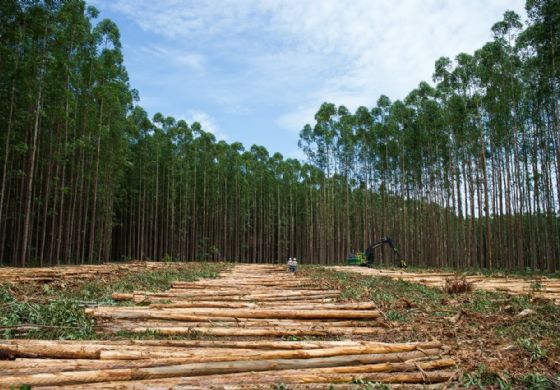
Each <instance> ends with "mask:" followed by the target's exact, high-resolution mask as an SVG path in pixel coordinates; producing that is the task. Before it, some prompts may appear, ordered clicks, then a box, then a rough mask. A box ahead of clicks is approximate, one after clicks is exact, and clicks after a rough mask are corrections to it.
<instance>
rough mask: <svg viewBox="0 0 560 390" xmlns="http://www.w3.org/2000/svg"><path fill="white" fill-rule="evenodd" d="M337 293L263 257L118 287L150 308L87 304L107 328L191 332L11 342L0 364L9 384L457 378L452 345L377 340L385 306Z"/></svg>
mask: <svg viewBox="0 0 560 390" xmlns="http://www.w3.org/2000/svg"><path fill="white" fill-rule="evenodd" d="M338 294H339V292H338V291H333V290H321V289H319V288H317V287H313V285H312V284H311V282H310V280H307V279H303V278H300V277H298V276H294V275H292V274H289V273H287V272H286V270H285V269H284V268H283V267H277V266H263V265H239V266H236V267H235V268H233V270H231V271H230V272H228V273H227V274H224V275H223V277H222V278H220V279H212V280H202V281H198V282H192V283H190V282H189V283H187V282H176V283H175V284H174V285H173V287H172V288H171V289H170V290H168V291H166V292H165V293H149V292H135V293H133V294H128V295H127V294H116V295H115V296H114V298H115V299H119V300H132V301H134V302H137V303H138V302H141V303H142V304H144V306H129V307H127V306H112V307H98V308H95V309H88V312H89V314H90V315H92V316H94V317H95V318H96V319H97V321H98V327H99V330H100V331H101V332H106V333H109V334H112V333H115V332H116V331H119V330H121V331H127V332H135V333H141V332H145V331H154V332H157V333H159V334H163V335H174V336H177V337H178V335H182V337H183V338H184V337H188V338H191V339H166V340H136V341H134V340H126V341H125V340H123V341H82V342H72V341H32V340H11V341H3V342H2V341H0V359H6V358H9V359H15V360H11V361H0V388H4V387H6V386H9V385H12V384H13V385H20V384H23V383H27V384H30V385H31V386H32V388H33V389H34V390H35V389H49V388H54V387H56V386H68V388H72V389H137V390H138V389H170V388H173V389H198V388H209V387H211V388H228V389H234V388H254V387H246V386H249V385H251V386H253V385H256V386H263V387H264V388H274V387H278V385H279V384H285V385H286V386H288V385H289V386H290V388H293V386H297V387H299V386H309V387H313V386H319V387H316V388H321V387H323V388H326V387H328V384H331V383H332V384H341V383H355V382H357V381H358V382H360V381H366V382H367V381H371V382H386V383H400V384H404V383H406V384H414V383H420V384H430V383H441V382H447V381H451V380H453V379H454V378H455V376H456V370H455V362H454V361H453V359H451V358H450V357H449V355H448V353H449V351H448V348H447V347H445V346H443V345H441V343H439V342H438V341H428V342H414V343H398V344H392V343H380V342H375V341H373V340H375V335H376V334H379V333H381V332H387V331H390V328H389V327H388V324H387V322H386V321H385V320H384V316H383V314H382V313H381V312H380V311H379V310H377V309H376V307H375V305H374V304H373V302H354V303H339V302H337V301H336V298H337V296H338ZM280 336H284V337H281V338H280ZM295 336H297V337H295ZM307 336H322V340H309V337H307ZM341 338H343V340H341ZM286 339H287V340H286ZM294 339H299V341H290V340H294ZM302 339H303V340H304V341H302ZM334 339H336V340H334ZM257 388H262V387H257Z"/></svg>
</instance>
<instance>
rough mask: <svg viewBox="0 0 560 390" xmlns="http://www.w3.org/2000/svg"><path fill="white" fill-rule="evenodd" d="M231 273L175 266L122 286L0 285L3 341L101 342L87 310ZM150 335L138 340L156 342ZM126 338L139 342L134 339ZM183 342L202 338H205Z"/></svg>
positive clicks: (135, 276)
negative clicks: (117, 296) (122, 295)
mask: <svg viewBox="0 0 560 390" xmlns="http://www.w3.org/2000/svg"><path fill="white" fill-rule="evenodd" d="M226 267H228V266H227V265H226V264H224V263H187V264H174V265H173V266H170V268H169V269H162V270H158V271H142V272H133V273H129V274H126V275H124V276H123V277H122V278H118V279H117V280H114V279H110V280H89V281H84V282H77V283H76V284H75V285H73V286H71V287H65V286H58V285H49V284H45V285H43V286H41V287H37V286H32V285H29V286H21V285H11V284H0V309H1V310H0V335H1V336H2V337H3V338H14V337H19V336H25V337H28V338H36V339H69V340H75V339H95V338H97V337H98V336H97V335H96V333H95V330H94V325H95V322H94V320H92V319H91V318H89V317H87V316H86V315H85V313H84V306H85V305H95V304H104V305H110V304H117V303H116V302H114V301H113V300H112V299H111V294H113V293H114V292H132V291H134V290H143V291H164V290H167V289H169V288H170V287H171V283H172V282H173V281H194V280H198V279H201V278H215V277H217V276H218V273H219V272H220V271H222V270H224V269H225V268H226ZM18 297H21V298H18ZM119 304H125V305H130V304H131V303H130V302H123V303H119ZM149 333H150V332H147V334H146V335H139V336H135V337H137V338H142V337H145V338H150V336H154V337H155V336H156V335H151V334H149ZM118 336H120V337H124V336H125V335H118ZM126 336H127V337H128V338H133V337H132V335H131V334H127V335H126ZM183 338H200V335H195V334H191V335H187V336H185V337H183Z"/></svg>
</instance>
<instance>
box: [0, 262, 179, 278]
mask: <svg viewBox="0 0 560 390" xmlns="http://www.w3.org/2000/svg"><path fill="white" fill-rule="evenodd" d="M182 264H184V263H165V262H149V261H132V262H129V263H107V264H97V265H63V266H57V267H44V268H16V267H0V283H4V282H9V283H16V282H38V283H51V282H54V281H64V280H77V279H96V278H100V277H104V276H116V275H120V274H123V273H129V272H140V271H157V270H160V269H165V268H171V267H176V266H178V265H179V266H180V265H182Z"/></svg>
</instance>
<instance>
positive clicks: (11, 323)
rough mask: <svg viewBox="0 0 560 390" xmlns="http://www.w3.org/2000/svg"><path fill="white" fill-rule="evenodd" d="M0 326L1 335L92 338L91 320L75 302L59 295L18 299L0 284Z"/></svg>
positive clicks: (93, 335)
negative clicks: (37, 299) (35, 300)
mask: <svg viewBox="0 0 560 390" xmlns="http://www.w3.org/2000/svg"><path fill="white" fill-rule="evenodd" d="M0 305H1V306H2V309H3V310H2V311H1V312H0V329H1V335H2V337H3V338H14V337H17V336H19V335H25V336H26V337H29V338H35V339H67V340H80V339H92V338H96V337H95V331H94V321H93V319H91V318H88V317H87V316H86V315H85V313H84V310H83V308H82V307H80V306H79V305H78V304H76V302H74V301H72V300H70V299H65V298H60V299H54V300H51V301H48V302H47V303H44V304H41V303H32V302H19V301H18V300H17V299H16V298H14V297H13V296H12V294H11V293H10V291H9V290H8V288H7V287H6V286H5V285H0Z"/></svg>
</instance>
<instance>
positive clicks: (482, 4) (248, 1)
mask: <svg viewBox="0 0 560 390" xmlns="http://www.w3.org/2000/svg"><path fill="white" fill-rule="evenodd" d="M95 1H96V2H97V3H98V4H102V5H103V7H108V8H111V9H112V10H113V11H116V12H119V13H122V14H124V15H125V16H127V17H128V18H130V19H131V20H133V21H134V22H135V23H137V24H138V25H139V26H140V27H141V28H142V29H143V30H145V31H149V32H152V33H156V34H158V35H160V36H162V37H165V38H166V39H168V40H169V42H175V43H176V44H177V49H176V50H177V52H176V53H175V54H177V53H179V54H178V55H175V56H173V55H171V56H170V57H171V58H175V60H176V61H178V62H183V63H184V64H185V65H188V66H190V67H192V68H194V69H202V68H206V66H207V65H208V62H209V61H210V60H209V59H208V58H210V57H212V61H221V63H220V64H218V65H219V66H217V67H220V66H221V67H222V68H227V69H226V70H224V71H223V74H220V75H218V76H219V77H222V79H223V80H226V79H227V81H223V80H222V82H221V84H220V83H218V84H216V85H213V86H212V88H214V87H216V86H217V87H219V88H222V89H217V90H215V91H212V93H213V95H215V96H216V100H218V99H220V96H222V97H224V96H228V99H230V100H231V101H232V105H233V104H234V105H235V106H238V107H251V114H255V115H257V114H258V110H259V107H257V105H266V104H267V103H268V104H270V105H272V106H274V105H279V106H281V107H282V108H281V109H282V110H283V111H282V112H278V110H277V111H276V113H275V114H276V115H277V118H275V119H273V118H271V119H273V120H275V123H276V124H277V125H279V126H281V127H284V128H287V129H292V130H296V131H299V130H300V129H301V128H302V127H303V125H304V124H305V123H307V122H312V121H313V114H314V113H315V112H316V111H317V109H318V108H319V106H320V104H321V103H322V102H323V101H332V102H334V103H336V104H344V105H346V106H347V107H348V108H349V109H351V110H353V109H356V108H357V107H358V106H359V105H366V106H372V105H374V104H375V101H376V100H377V98H378V97H379V95H381V94H386V95H388V96H390V97H391V98H393V99H395V98H404V97H405V95H406V94H407V93H408V92H409V91H410V90H411V89H412V88H414V87H416V86H417V85H418V83H419V82H420V81H422V80H428V81H429V80H431V76H432V72H433V65H434V62H435V60H436V59H437V58H439V57H440V56H449V57H454V56H455V55H457V54H458V53H459V52H462V51H466V52H472V51H474V50H476V49H477V48H479V47H481V46H482V45H483V44H484V42H485V41H487V40H489V39H491V34H490V28H491V26H492V24H493V23H495V22H496V21H498V20H500V19H501V17H502V15H503V12H504V11H505V10H506V9H513V10H515V11H516V12H520V13H521V12H523V4H524V0H452V1H451V0H447V1H445V0H402V1H394V0H305V1H301V0H237V1H232V0H224V1H220V2H217V1H216V0H197V1H194V0H192V1H181V0H160V1H157V2H155V1H153V0H120V1H109V0H95ZM182 45H183V48H181V46H182ZM184 45H187V46H188V48H189V50H184ZM152 50H154V51H156V52H157V50H160V51H161V50H163V49H157V50H156V49H153V48H152ZM199 52H200V53H199ZM203 52H204V53H205V54H206V55H203V54H201V53H203ZM180 53H183V54H182V55H181V54H180ZM197 53H198V54H197ZM162 55H165V52H163V53H162ZM210 65H212V64H210ZM231 69H235V71H234V70H231ZM228 71H229V72H232V73H228ZM233 72H237V73H233ZM212 76H214V74H212V73H211V72H209V76H208V77H212ZM228 77H229V78H228ZM226 110H227V109H226ZM268 115H270V114H268Z"/></svg>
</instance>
